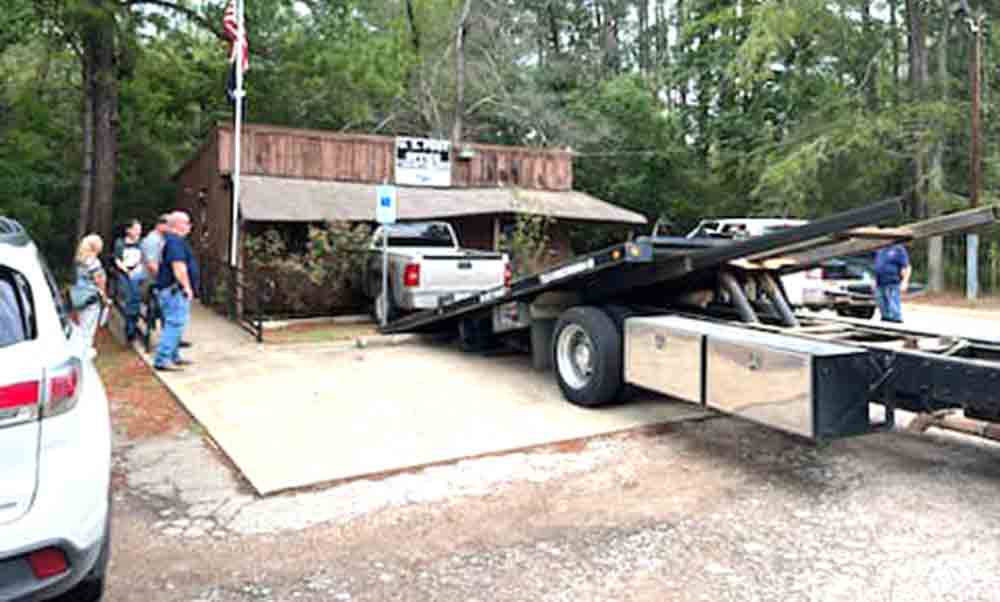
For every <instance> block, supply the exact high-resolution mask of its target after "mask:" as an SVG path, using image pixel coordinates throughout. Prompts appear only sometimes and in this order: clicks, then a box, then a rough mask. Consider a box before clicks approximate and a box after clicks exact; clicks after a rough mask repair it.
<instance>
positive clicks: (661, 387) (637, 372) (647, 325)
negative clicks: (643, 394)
mask: <svg viewBox="0 0 1000 602" xmlns="http://www.w3.org/2000/svg"><path fill="white" fill-rule="evenodd" d="M702 338H703V335H702V334H701V333H700V332H699V331H698V330H697V323H695V322H694V321H693V320H687V319H684V318H677V317H671V316H666V317H657V318H630V319H628V320H626V321H625V381H626V382H629V383H632V384H634V385H638V386H640V387H645V388H647V389H650V390H652V391H656V392H658V393H663V394H664V395H670V396H672V397H676V398H678V399H683V400H685V401H691V402H694V403H701V402H702V382H703V381H702Z"/></svg>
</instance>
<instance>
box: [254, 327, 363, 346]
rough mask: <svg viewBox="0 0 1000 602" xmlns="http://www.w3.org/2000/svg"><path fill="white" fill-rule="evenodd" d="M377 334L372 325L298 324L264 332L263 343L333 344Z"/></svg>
mask: <svg viewBox="0 0 1000 602" xmlns="http://www.w3.org/2000/svg"><path fill="white" fill-rule="evenodd" d="M376 334H378V330H376V328H375V325H374V324H332V323H329V324H299V325H294V326H287V327H285V328H281V329H279V330H271V331H264V342H265V343H335V342H341V341H351V340H354V339H356V338H358V337H367V336H372V335H376Z"/></svg>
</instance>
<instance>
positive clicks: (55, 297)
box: [38, 253, 73, 339]
mask: <svg viewBox="0 0 1000 602" xmlns="http://www.w3.org/2000/svg"><path fill="white" fill-rule="evenodd" d="M38 263H39V264H41V266H42V272H44V273H45V282H46V283H47V284H48V285H49V294H51V295H52V303H53V304H54V305H55V306H56V313H58V314H59V323H60V324H61V325H62V330H63V335H64V336H65V337H66V338H67V339H68V338H69V337H70V336H71V335H72V334H73V322H71V321H70V319H69V306H68V305H67V304H66V297H65V295H63V294H62V292H61V291H60V290H59V285H58V284H57V283H56V278H55V276H53V275H52V270H50V269H49V264H48V263H47V262H46V261H45V258H44V257H42V254H41V253H39V254H38Z"/></svg>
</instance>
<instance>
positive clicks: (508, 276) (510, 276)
mask: <svg viewBox="0 0 1000 602" xmlns="http://www.w3.org/2000/svg"><path fill="white" fill-rule="evenodd" d="M512 280H514V270H512V269H510V262H509V261H508V262H507V263H505V264H503V285H504V286H506V287H509V286H510V283H511V281H512Z"/></svg>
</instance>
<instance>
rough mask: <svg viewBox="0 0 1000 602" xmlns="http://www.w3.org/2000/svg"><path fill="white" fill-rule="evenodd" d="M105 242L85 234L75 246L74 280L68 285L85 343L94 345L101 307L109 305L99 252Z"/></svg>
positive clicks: (93, 235)
mask: <svg viewBox="0 0 1000 602" xmlns="http://www.w3.org/2000/svg"><path fill="white" fill-rule="evenodd" d="M103 249H104V241H103V240H101V237H100V236H98V235H97V234H88V235H87V236H84V237H83V239H81V240H80V244H79V245H77V247H76V258H75V261H74V267H75V268H76V282H74V283H73V286H72V287H70V291H69V296H70V302H71V303H72V304H73V309H74V310H76V312H77V316H78V319H77V324H79V325H80V329H81V330H82V331H83V341H84V344H86V345H88V346H90V347H93V345H94V334H95V333H96V332H97V326H98V324H99V322H100V319H101V310H102V309H104V306H105V305H107V304H108V302H109V301H108V289H107V286H108V281H107V276H106V275H105V273H104V267H103V266H102V265H101V260H100V259H99V257H98V256H99V255H100V254H101V251H102V250H103Z"/></svg>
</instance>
